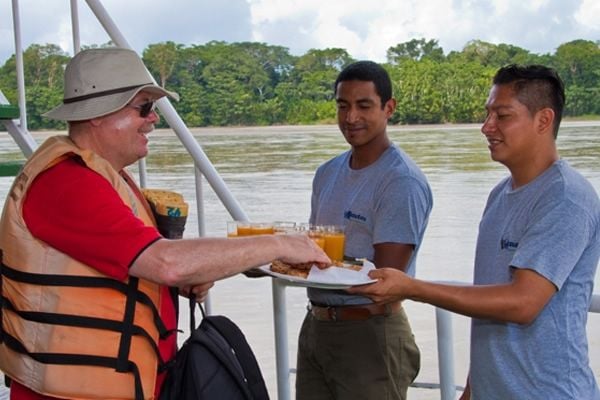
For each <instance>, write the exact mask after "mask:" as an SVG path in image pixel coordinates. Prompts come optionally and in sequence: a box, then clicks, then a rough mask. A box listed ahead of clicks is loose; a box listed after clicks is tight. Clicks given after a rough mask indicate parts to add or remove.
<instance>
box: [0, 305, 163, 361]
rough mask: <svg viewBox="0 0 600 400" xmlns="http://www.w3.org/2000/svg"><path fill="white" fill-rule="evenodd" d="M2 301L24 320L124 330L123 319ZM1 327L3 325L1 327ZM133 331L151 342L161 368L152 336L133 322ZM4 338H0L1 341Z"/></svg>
mask: <svg viewBox="0 0 600 400" xmlns="http://www.w3.org/2000/svg"><path fill="white" fill-rule="evenodd" d="M0 300H1V301H2V305H3V306H2V308H4V309H6V310H10V311H11V312H13V313H15V314H17V315H18V316H19V317H21V318H22V319H24V320H27V321H33V322H39V323H42V324H53V325H63V326H72V327H83V328H92V329H103V330H108V331H113V332H122V331H123V323H122V322H121V321H115V320H110V319H105V318H97V317H86V316H81V315H69V314H57V313H47V312H39V311H21V310H17V309H16V308H15V306H14V305H13V304H12V303H11V301H10V300H9V299H7V298H6V297H4V296H2V298H1V299H0ZM0 328H1V327H0ZM131 333H132V335H134V336H141V337H143V338H144V339H146V341H147V342H148V343H149V344H150V346H151V347H152V349H153V350H154V353H155V354H156V355H157V357H158V364H159V368H162V367H161V366H162V365H163V364H164V363H165V362H164V360H163V359H162V357H161V355H160V351H159V349H158V345H157V344H156V342H155V341H154V340H153V339H152V336H150V334H149V333H148V331H146V330H145V329H144V328H142V327H140V326H139V325H135V324H133V325H132V326H131ZM1 342H2V340H0V343H1Z"/></svg>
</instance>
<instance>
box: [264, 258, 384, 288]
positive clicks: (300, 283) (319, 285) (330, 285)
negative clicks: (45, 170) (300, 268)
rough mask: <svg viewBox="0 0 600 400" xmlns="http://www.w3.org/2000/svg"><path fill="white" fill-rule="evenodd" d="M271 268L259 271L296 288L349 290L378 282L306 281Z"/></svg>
mask: <svg viewBox="0 0 600 400" xmlns="http://www.w3.org/2000/svg"><path fill="white" fill-rule="evenodd" d="M270 267H271V264H269V265H262V266H260V267H259V269H260V270H261V271H263V272H264V273H265V274H268V275H271V276H272V277H274V278H279V279H283V280H286V281H289V282H293V283H294V286H303V287H312V288H318V289H348V288H350V287H352V286H358V285H366V284H368V283H374V282H377V281H376V280H373V279H367V280H362V281H356V280H355V279H349V280H348V281H339V282H337V283H332V282H324V281H320V280H318V279H314V278H311V279H306V278H302V277H299V276H291V275H286V274H280V273H277V272H273V271H271V269H270ZM332 268H335V267H332ZM322 271H327V269H324V270H322Z"/></svg>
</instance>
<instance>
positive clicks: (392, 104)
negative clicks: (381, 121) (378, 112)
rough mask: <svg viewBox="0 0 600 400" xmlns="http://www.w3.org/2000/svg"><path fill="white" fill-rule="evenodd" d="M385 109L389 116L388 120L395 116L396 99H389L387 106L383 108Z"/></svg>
mask: <svg viewBox="0 0 600 400" xmlns="http://www.w3.org/2000/svg"><path fill="white" fill-rule="evenodd" d="M383 108H384V109H385V113H386V114H387V118H388V119H390V118H392V115H394V111H396V99H394V98H393V97H392V98H391V99H389V100H388V101H387V102H386V103H385V105H384V106H383Z"/></svg>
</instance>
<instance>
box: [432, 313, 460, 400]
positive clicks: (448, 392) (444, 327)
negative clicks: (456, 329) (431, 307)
mask: <svg viewBox="0 0 600 400" xmlns="http://www.w3.org/2000/svg"><path fill="white" fill-rule="evenodd" d="M435 321H436V328H437V345H438V364H439V366H438V368H439V374H440V394H441V400H454V399H455V398H456V386H455V383H454V353H453V350H452V349H453V347H452V346H453V345H452V314H451V313H450V312H449V311H446V310H444V309H442V308H438V307H436V308H435Z"/></svg>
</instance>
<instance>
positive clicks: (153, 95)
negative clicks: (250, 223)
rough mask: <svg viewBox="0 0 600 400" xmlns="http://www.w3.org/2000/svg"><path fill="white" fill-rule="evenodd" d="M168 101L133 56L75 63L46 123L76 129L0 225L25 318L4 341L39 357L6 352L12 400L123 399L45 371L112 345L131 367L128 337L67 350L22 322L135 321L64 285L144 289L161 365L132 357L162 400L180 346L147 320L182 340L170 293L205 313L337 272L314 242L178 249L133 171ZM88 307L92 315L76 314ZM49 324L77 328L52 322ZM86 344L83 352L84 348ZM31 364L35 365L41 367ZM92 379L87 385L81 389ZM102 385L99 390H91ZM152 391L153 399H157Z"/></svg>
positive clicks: (203, 243) (44, 157) (45, 157)
mask: <svg viewBox="0 0 600 400" xmlns="http://www.w3.org/2000/svg"><path fill="white" fill-rule="evenodd" d="M166 95H168V96H171V97H174V98H177V95H176V94H175V93H172V92H168V91H166V90H165V89H163V88H161V87H159V86H157V85H155V84H154V83H153V80H152V78H151V76H150V75H149V74H148V72H147V71H146V69H145V67H144V65H143V63H142V62H141V60H140V59H139V57H138V56H137V54H136V53H135V52H133V51H130V50H125V49H117V48H111V49H91V50H85V51H82V52H80V53H79V54H77V55H76V56H75V57H74V58H73V59H72V60H71V61H70V62H69V64H68V66H67V68H66V70H65V93H64V101H63V104H61V105H60V106H58V107H57V108H55V109H54V110H51V111H50V112H48V113H47V114H46V116H48V117H50V118H54V119H59V120H65V121H68V123H69V134H68V137H59V138H56V137H54V138H50V139H48V141H47V142H45V143H44V144H43V145H42V146H41V147H40V149H38V151H36V153H34V155H33V156H32V157H31V158H30V160H28V163H27V164H26V165H25V167H24V170H23V172H22V173H21V174H20V175H19V176H18V177H17V179H16V180H15V184H14V185H13V188H12V189H11V193H9V196H8V198H7V201H6V204H5V209H4V213H3V215H2V220H1V222H0V248H1V249H2V253H3V254H2V271H3V272H2V275H3V276H2V291H3V296H4V297H6V298H7V299H8V303H10V304H11V307H12V308H14V309H13V310H11V311H12V312H10V311H5V310H3V322H2V325H3V326H2V334H3V335H4V336H6V335H8V336H10V337H13V338H14V340H15V341H16V342H19V343H22V344H23V346H24V347H26V348H27V345H29V346H30V347H29V348H27V349H26V351H27V352H28V353H27V354H25V353H22V354H19V351H15V348H18V346H17V347H10V346H8V345H7V344H6V341H4V342H3V343H0V367H2V370H3V371H4V372H5V373H6V375H8V376H10V377H11V378H12V384H11V397H10V398H11V399H13V400H25V399H26V400H33V399H36V400H39V399H53V398H70V396H72V397H73V398H88V397H86V396H91V395H89V394H86V390H95V392H94V395H95V396H97V397H95V398H111V396H113V397H117V396H120V395H119V394H118V390H120V389H119V388H117V389H114V387H116V386H119V383H118V382H116V381H115V380H114V379H116V378H114V377H113V375H110V374H111V373H113V374H114V370H110V371H108V372H107V373H106V374H104V375H102V374H99V375H96V372H95V371H97V370H100V369H102V368H97V367H96V368H95V369H94V368H92V369H89V371H91V372H89V371H88V370H87V369H86V368H85V367H81V366H78V365H76V366H74V367H73V366H71V369H69V366H66V367H62V366H55V365H54V364H52V363H50V364H44V362H43V361H41V362H37V361H38V359H37V358H36V357H33V356H32V354H33V353H36V351H37V353H36V354H39V353H51V351H50V350H48V349H47V348H52V349H56V348H60V347H59V346H66V349H67V350H71V349H73V351H74V352H75V353H76V354H79V353H78V352H82V353H83V352H87V351H88V350H89V351H91V352H92V353H93V352H94V349H95V347H98V350H97V352H99V353H104V352H106V354H107V355H109V354H110V349H111V347H110V346H112V344H111V345H101V343H103V341H104V340H106V341H107V343H114V347H115V349H114V351H115V352H117V350H118V352H119V356H120V355H121V349H122V347H120V345H119V343H122V342H123V337H124V336H125V333H123V332H125V331H123V332H121V333H120V336H118V335H117V336H116V339H115V335H114V333H111V334H110V335H109V334H107V333H106V332H105V331H102V330H98V329H96V330H94V329H87V330H86V329H79V328H72V327H70V328H67V329H65V330H64V332H65V333H64V335H67V336H68V335H71V336H69V337H68V339H66V337H67V336H62V334H59V333H57V332H59V329H60V327H58V326H56V325H53V330H47V329H46V327H45V325H47V324H44V323H39V321H33V320H31V319H30V318H29V317H23V316H22V315H21V314H19V313H18V312H17V311H23V310H21V308H27V310H25V311H30V310H29V307H31V310H32V311H35V312H38V313H40V315H41V314H44V315H58V312H59V311H60V312H62V313H65V315H67V316H66V317H65V318H66V319H67V320H68V318H69V317H70V315H68V313H67V312H65V311H64V310H65V309H68V308H69V307H71V308H72V309H74V310H75V311H74V312H75V313H78V317H80V318H84V317H97V318H99V319H100V318H103V319H104V320H106V319H108V320H111V318H110V315H114V314H111V313H116V315H118V316H119V317H118V318H119V319H120V318H121V317H120V316H121V315H123V314H125V317H124V318H126V317H127V310H128V309H127V308H126V307H127V305H126V303H127V302H128V301H129V299H130V296H129V295H125V294H123V295H120V294H119V295H116V297H115V295H114V294H113V293H112V292H111V293H107V292H105V291H102V290H101V291H98V289H94V288H90V287H89V285H88V284H84V283H81V284H78V287H77V288H76V289H75V290H73V288H72V287H69V288H65V287H61V286H60V285H61V284H60V283H56V282H62V279H63V278H65V277H66V278H65V279H67V278H69V277H70V276H71V275H77V277H79V276H86V278H83V279H87V276H88V275H91V276H93V277H92V278H89V279H96V280H90V281H89V282H104V281H105V279H106V278H110V279H111V280H114V281H116V282H118V283H121V282H124V283H126V284H127V285H130V284H131V282H132V281H136V282H137V281H139V286H138V289H134V290H136V291H139V293H140V294H139V296H141V297H148V298H150V299H151V301H150V302H148V303H152V304H150V305H148V304H146V303H144V305H137V308H135V315H133V316H131V318H132V319H131V320H132V321H134V322H132V324H133V325H140V326H142V328H144V329H146V326H149V328H147V329H146V330H147V331H148V332H150V334H149V335H150V336H152V335H154V336H156V337H157V342H158V351H157V352H158V353H159V355H158V356H157V355H151V357H150V360H151V362H148V361H147V357H148V354H145V353H149V352H150V351H149V350H148V347H145V346H146V345H145V344H139V343H138V342H136V341H135V340H131V349H129V348H127V352H128V353H129V355H130V357H131V359H132V360H134V361H136V362H137V360H138V359H135V357H139V360H146V362H143V361H140V362H138V364H140V365H138V367H139V369H140V372H139V375H140V376H141V382H142V383H141V385H138V383H137V382H136V383H135V387H136V390H137V388H139V386H142V387H143V388H144V389H146V390H144V393H145V394H144V398H155V397H156V396H158V393H159V392H160V387H161V384H162V381H163V379H164V373H160V372H159V373H157V372H156V367H157V365H160V360H163V361H167V360H170V359H172V358H173V356H174V354H175V351H176V337H175V335H174V334H164V335H163V334H160V339H158V336H159V333H160V328H155V327H154V326H153V325H154V324H155V323H156V321H155V319H156V318H153V317H152V314H151V313H150V312H149V311H145V310H146V308H148V309H151V308H152V307H150V306H152V305H154V306H155V308H156V309H157V310H158V314H159V315H160V320H162V323H163V324H164V328H165V329H166V332H172V331H174V330H175V329H177V322H176V311H175V307H174V303H173V301H174V299H173V298H172V297H171V296H170V295H169V287H178V288H180V290H181V291H183V292H184V293H185V294H189V293H190V292H191V293H194V294H195V295H196V297H197V298H198V299H199V300H200V301H201V300H203V299H204V297H205V296H206V293H207V291H208V289H209V288H210V287H211V286H212V285H213V282H214V281H216V280H219V279H223V278H227V277H229V276H232V275H235V274H237V273H240V272H242V271H245V270H247V269H250V268H253V267H256V266H259V265H261V264H265V263H268V262H270V261H272V260H274V259H282V260H283V261H286V262H291V263H301V262H316V263H318V264H327V263H329V262H330V260H329V259H328V258H327V256H326V255H325V254H324V253H323V252H322V250H321V249H320V248H319V247H318V246H316V245H315V244H314V242H312V241H311V240H310V239H309V238H308V237H307V236H302V235H264V236H255V237H249V238H236V239H224V238H197V239H179V240H168V239H164V238H163V237H162V236H161V235H160V234H159V232H158V230H157V228H156V227H155V224H154V223H153V221H152V217H151V216H149V214H150V213H149V212H148V209H147V206H146V203H145V201H144V200H143V196H142V195H141V193H140V191H139V189H138V187H137V185H136V184H135V183H134V182H133V180H132V179H131V177H130V176H129V175H128V174H127V172H126V171H125V168H126V167H127V166H129V165H131V164H133V163H134V162H136V161H137V160H139V159H140V158H142V157H145V156H146V154H147V152H148V147H147V144H148V139H147V134H148V133H149V132H151V131H152V130H153V128H154V124H155V123H156V122H157V121H158V120H159V117H158V115H157V114H156V112H155V111H154V102H155V101H156V100H157V99H158V98H161V97H163V96H166ZM5 271H6V272H5ZM11 271H12V272H11ZM9 272H10V274H9V275H6V274H8V273H9ZM11 274H12V275H11ZM32 274H38V275H46V276H50V275H51V279H47V280H50V281H53V285H58V287H55V286H52V285H48V284H47V283H40V285H41V286H36V284H35V283H32V282H31V281H30V280H28V277H30V276H35V275H32ZM26 278H27V279H26ZM103 279H104V281H103ZM7 282H8V283H10V285H9V284H8V283H7ZM85 282H88V281H85ZM13 284H14V285H13ZM45 285H48V286H49V287H46V286H45ZM69 285H72V284H69ZM13 287H14V288H16V289H13ZM40 287H42V289H41V290H40ZM128 287H130V286H128ZM154 287H155V288H156V290H154V289H153V288H154ZM77 290H79V291H77ZM94 290H96V291H94ZM28 291H29V292H28ZM88 291H89V292H88ZM40 293H41V295H40V296H39V299H40V301H39V302H36V304H32V303H34V301H33V300H31V299H32V298H37V297H36V296H38V294H40ZM50 294H52V295H50ZM119 296H121V297H119ZM113 298H118V299H119V300H118V301H115V303H116V304H117V305H116V306H115V307H112V304H111V303H112V300H111V299H113ZM46 299H51V300H48V301H46ZM82 299H83V304H86V306H84V307H78V306H75V305H73V304H74V303H77V302H78V301H80V300H82ZM30 300H31V301H30ZM49 304H52V305H49ZM88 306H89V309H88ZM146 306H148V307H146ZM119 307H121V308H119ZM112 308H117V310H116V311H114V310H113V309H112ZM15 310H17V311H15ZM32 314H33V313H32ZM142 314H143V315H142ZM138 318H139V321H138ZM5 319H7V321H8V323H7V322H6V321H5ZM20 324H23V326H24V329H22V330H19V329H18V328H15V330H14V331H11V328H10V326H12V325H15V326H18V327H19V326H20ZM50 324H57V325H61V324H64V325H68V324H69V323H67V322H64V321H63V322H60V323H56V322H55V321H54V320H52V321H51V322H50ZM145 324H146V325H145ZM6 325H9V327H8V328H7V327H6ZM159 325H160V324H159ZM74 326H77V327H79V325H77V324H75V325H74ZM86 327H87V326H86ZM88 331H89V332H91V333H89V337H88V336H86V335H88ZM73 332H74V333H73ZM153 332H154V333H153ZM111 335H112V336H111ZM33 336H35V338H32V337H33ZM46 342H47V343H46ZM65 342H67V343H66V344H65ZM79 342H82V343H83V344H81V345H80V344H74V343H79ZM48 343H49V344H48ZM76 346H82V347H81V348H83V349H85V350H75V349H76V348H79V347H76ZM85 346H88V347H89V348H90V349H88V348H86V347H85ZM101 346H102V348H100V347H101ZM106 346H108V347H107V348H108V350H105V348H104V347H106ZM34 348H35V349H37V350H35V349H34ZM40 349H44V350H40ZM56 352H59V353H61V352H65V350H64V349H63V350H62V351H56ZM127 352H126V353H127ZM94 356H96V355H94ZM115 359H116V357H115ZM3 360H4V361H3ZM32 360H35V361H36V362H33V367H32V366H31V363H32ZM128 361H131V360H128ZM148 363H150V364H153V365H150V366H149V367H148V366H146V365H145V364H148ZM61 368H63V369H61ZM36 374H38V375H36ZM86 374H88V375H89V376H88V375H86ZM122 375H127V374H118V375H115V376H116V377H117V378H119V379H120V378H121V376H122ZM63 378H64V379H63ZM86 379H87V381H86V382H87V383H85V384H84V383H81V384H78V383H77V382H78V381H81V382H83V381H85V380H86ZM127 379H129V380H128V381H126V382H127V384H123V385H121V386H126V387H127V390H131V398H132V399H133V398H134V390H133V389H129V387H128V385H129V386H131V387H132V388H133V386H134V384H133V383H130V382H133V381H134V380H133V378H131V377H130V378H127ZM152 379H155V380H152ZM46 381H47V382H46ZM148 381H150V385H149V384H148ZM94 384H97V385H98V386H97V388H96V389H90V388H93V385H94ZM83 386H86V387H85V388H83ZM151 387H152V388H153V390H148V388H151ZM113 389H114V390H116V392H113V391H112V390H113ZM124 390H125V389H124ZM98 391H101V393H98ZM149 392H152V393H149ZM104 393H106V394H104ZM119 398H121V397H119Z"/></svg>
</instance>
